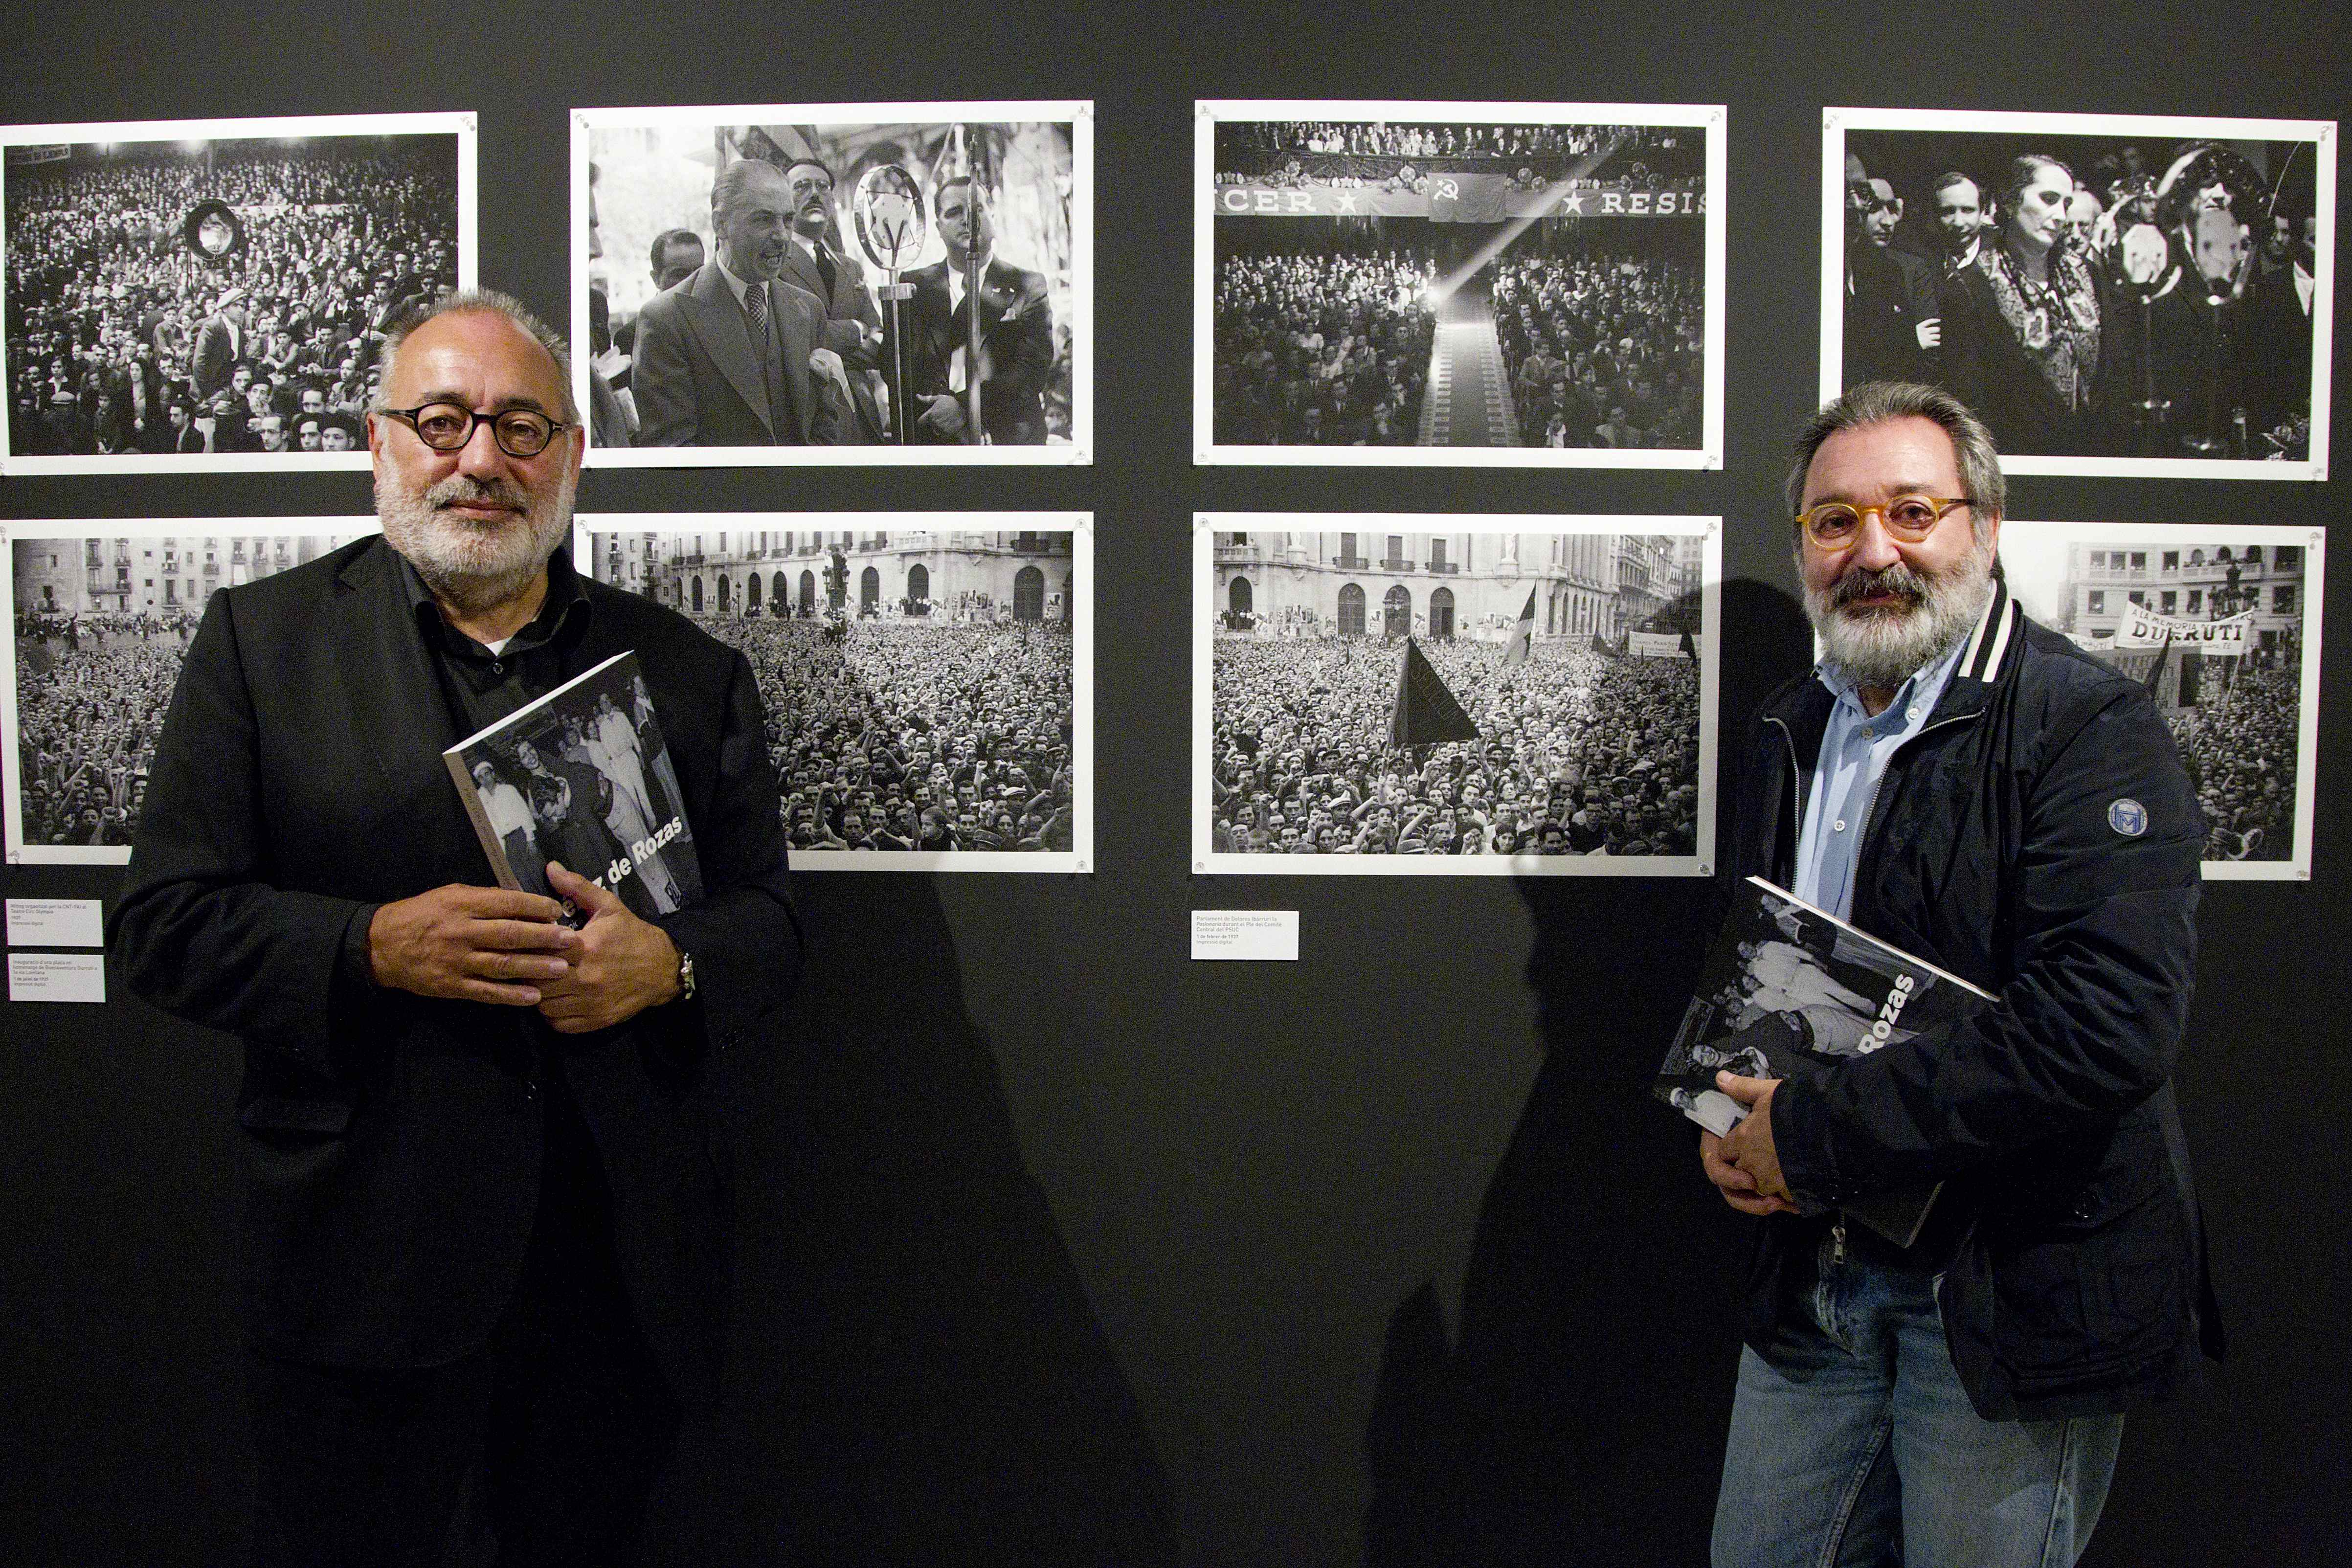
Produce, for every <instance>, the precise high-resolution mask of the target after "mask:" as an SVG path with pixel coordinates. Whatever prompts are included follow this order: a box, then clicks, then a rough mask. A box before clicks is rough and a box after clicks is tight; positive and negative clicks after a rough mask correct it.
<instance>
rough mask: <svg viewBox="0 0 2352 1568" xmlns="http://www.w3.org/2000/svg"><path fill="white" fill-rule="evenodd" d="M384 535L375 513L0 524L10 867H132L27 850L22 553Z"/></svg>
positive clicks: (101, 857)
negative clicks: (19, 666)
mask: <svg viewBox="0 0 2352 1568" xmlns="http://www.w3.org/2000/svg"><path fill="white" fill-rule="evenodd" d="M381 532H383V525H382V523H380V522H379V521H377V519H376V518H375V517H374V516H373V515H372V514H360V515H350V516H334V517H327V516H319V517H142V518H88V517H75V518H22V519H15V520H12V521H6V522H0V593H5V595H6V600H7V605H8V609H9V614H10V616H11V617H12V619H11V622H10V625H9V628H8V635H7V636H6V637H0V733H5V737H6V741H5V745H0V752H5V756H0V792H5V799H0V832H4V833H5V845H6V857H7V863H8V864H9V865H11V866H122V865H127V864H129V863H130V860H131V847H130V846H129V845H127V844H27V843H26V842H25V780H24V773H23V764H22V757H21V755H20V742H19V737H20V736H22V735H23V734H24V732H25V731H24V727H23V726H22V725H21V724H20V723H19V722H18V720H17V712H16V626H15V623H14V619H13V617H14V616H15V613H16V546H17V545H18V544H21V543H24V542H27V541H30V540H36V539H70V540H73V541H76V542H88V541H89V540H92V539H173V538H179V539H185V538H189V537H195V538H204V537H206V536H211V537H214V538H224V537H230V536H242V537H246V538H254V537H260V538H264V539H282V538H291V537H295V536H298V535H301V534H320V535H325V536H327V537H330V538H333V539H336V540H338V541H340V542H341V543H339V544H338V545H337V548H338V549H340V548H341V545H342V544H345V543H349V542H351V541H352V540H355V539H363V538H366V537H367V536H368V535H370V534H375V533H381Z"/></svg>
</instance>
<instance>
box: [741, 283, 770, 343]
mask: <svg viewBox="0 0 2352 1568" xmlns="http://www.w3.org/2000/svg"><path fill="white" fill-rule="evenodd" d="M743 309H745V310H749V311H750V312H751V331H752V333H753V335H754V336H756V337H757V338H758V339H759V340H760V341H761V342H763V343H764V342H767V341H768V286H767V285H766V284H765V283H754V284H752V285H751V287H750V288H749V289H744V290H743Z"/></svg>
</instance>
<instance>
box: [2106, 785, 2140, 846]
mask: <svg viewBox="0 0 2352 1568" xmlns="http://www.w3.org/2000/svg"><path fill="white" fill-rule="evenodd" d="M2107 826H2109V827H2112V828H2114V829H2115V830H2116V832H2117V833H2120V834H2122V835H2123V836H2124V837H2126V838H2137V837H2139V836H2140V835H2141V834H2143V833H2146V832H2147V807H2146V806H2144V805H2140V803H2139V802H2137V801H2136V800H2134V799H2132V797H2131V796H2129V795H2126V796H2124V797H2123V799H2121V800H2118V801H2116V802H2114V803H2113V804H2112V805H2109V806H2108V807H2107Z"/></svg>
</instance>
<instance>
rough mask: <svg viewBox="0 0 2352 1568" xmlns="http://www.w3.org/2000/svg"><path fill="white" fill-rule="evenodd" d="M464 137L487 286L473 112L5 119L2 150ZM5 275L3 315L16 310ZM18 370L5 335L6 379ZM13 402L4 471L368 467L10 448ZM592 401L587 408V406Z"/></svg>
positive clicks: (360, 456) (460, 232)
mask: <svg viewBox="0 0 2352 1568" xmlns="http://www.w3.org/2000/svg"><path fill="white" fill-rule="evenodd" d="M432 135H441V136H447V135H455V136H456V137H457V287H458V288H460V289H473V288H477V287H478V286H479V272H478V268H479V265H480V259H481V219H480V202H479V199H478V191H479V189H480V185H479V176H478V142H479V136H478V132H477V129H476V126H475V116H474V113H473V111H472V110H458V111H451V112H447V113H426V114H301V115H282V116H274V117H270V118H266V119H256V120H126V121H93V122H90V123H87V124H81V123H77V124H67V125H0V148H8V147H23V146H32V145H36V144H37V143H40V142H184V141H198V140H202V141H214V142H238V141H267V140H268V139H269V138H272V137H278V136H311V137H329V136H432ZM7 210H8V208H7V171H6V167H5V159H0V255H5V250H6V247H7V235H6V232H5V223H6V215H7ZM7 303H8V301H7V280H6V278H5V275H0V317H5V313H6V310H7ZM12 369H13V367H12V366H11V365H9V364H8V363H7V360H6V344H5V342H0V385H5V384H6V381H5V378H6V376H7V375H8V374H9V372H10V371H11V370H12ZM9 402H10V399H8V398H6V397H4V396H0V474H9V475H16V474H23V475H34V474H264V473H266V474H303V473H364V472H366V471H367V468H368V453H367V443H366V442H365V441H362V442H360V443H359V444H358V445H356V446H354V447H352V449H351V450H350V451H348V452H123V453H118V454H116V455H114V456H112V457H103V458H101V457H74V456H68V457H58V456H46V457H45V456H28V457H11V456H9V455H8V415H9V408H8V405H9ZM584 406H585V405H583V407H584Z"/></svg>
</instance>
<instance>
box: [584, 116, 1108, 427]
mask: <svg viewBox="0 0 2352 1568" xmlns="http://www.w3.org/2000/svg"><path fill="white" fill-rule="evenodd" d="M572 343H573V345H574V354H573V365H572V374H573V377H574V380H575V384H576V390H577V394H578V397H579V401H580V405H581V407H583V409H586V410H587V411H588V413H589V418H590V433H589V451H588V458H587V461H588V462H589V463H590V464H591V465H594V466H604V467H614V468H626V467H638V468H645V467H682V466H683V467H713V466H761V465H776V464H783V465H793V464H828V463H830V464H839V463H883V464H890V463H916V464H923V463H948V464H957V463H964V464H998V463H1013V464H1073V463H1087V462H1091V461H1093V450H1092V448H1093V444H1094V407H1093V392H1094V106H1093V105H1092V104H1091V103H1087V102H1083V101H1076V100H1072V101H1059V102H1053V101H1023V102H1002V103H954V102H934V103H858V104H822V103H818V104H811V103H795V104H772V105H744V106H736V107H731V108H675V109H578V110H572Z"/></svg>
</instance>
